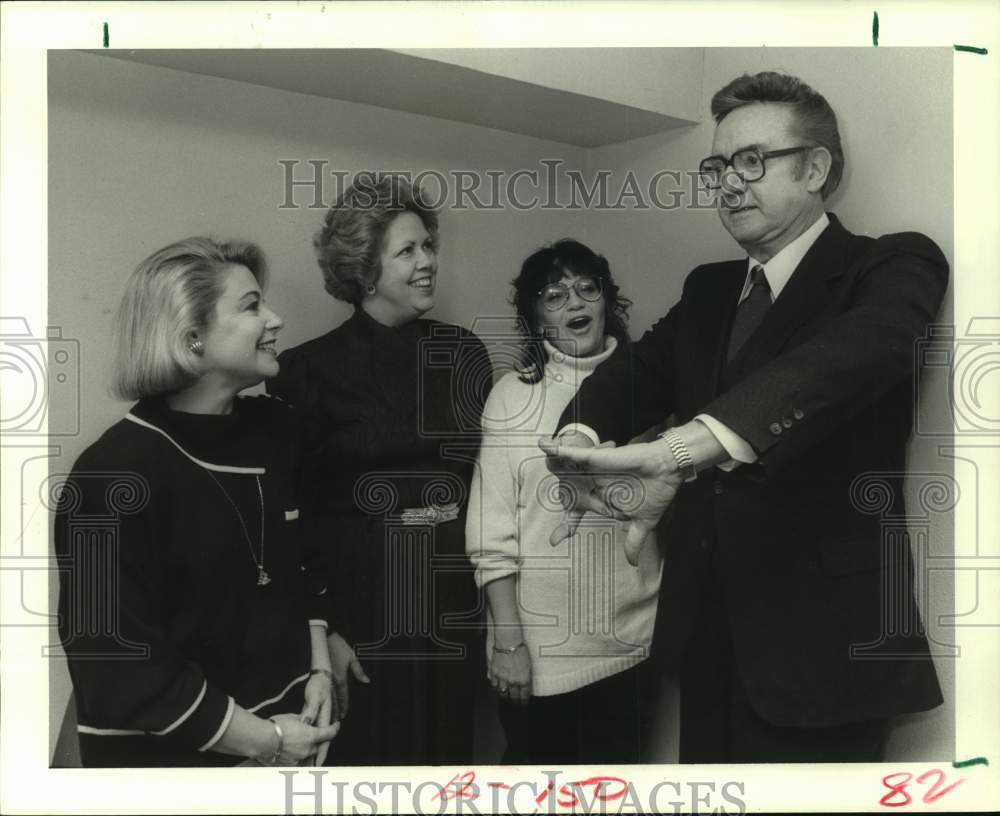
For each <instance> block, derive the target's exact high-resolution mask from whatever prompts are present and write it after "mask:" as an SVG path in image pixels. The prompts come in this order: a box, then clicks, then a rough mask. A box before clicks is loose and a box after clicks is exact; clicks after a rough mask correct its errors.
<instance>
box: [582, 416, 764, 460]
mask: <svg viewBox="0 0 1000 816" xmlns="http://www.w3.org/2000/svg"><path fill="white" fill-rule="evenodd" d="M695 419H696V420H698V421H699V422H700V423H702V425H704V426H705V427H706V428H708V430H710V431H711V432H712V436H714V437H715V438H716V439H717V440H719V444H720V445H722V447H723V448H725V450H726V453H727V454H729V461H728V462H720V463H719V464H718V465H716V467H718V468H719V469H720V470H725V471H727V472H728V471H730V470H734V469H735V468H737V467H739V466H740V465H749V464H751V463H753V462H756V461H757V453H756V452H755V451H754V449H753V448H752V447H750V444H749V443H748V442H747V441H746V440H745V439H743V437H741V436H739V435H738V434H736V433H734V432H733V431H731V430H730V429H729V428H727V427H726V426H725V425H723V424H722V423H721V422H719V420H717V419H714V418H713V417H710V416H709V415H708V414H698V415H697V416H695ZM567 427H569V426H567Z"/></svg>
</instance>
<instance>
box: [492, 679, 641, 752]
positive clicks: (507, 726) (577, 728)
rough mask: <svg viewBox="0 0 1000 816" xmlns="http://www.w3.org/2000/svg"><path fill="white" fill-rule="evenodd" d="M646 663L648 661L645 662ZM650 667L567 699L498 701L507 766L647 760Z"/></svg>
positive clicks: (586, 688) (578, 691) (555, 696)
mask: <svg viewBox="0 0 1000 816" xmlns="http://www.w3.org/2000/svg"><path fill="white" fill-rule="evenodd" d="M647 662H648V661H647ZM650 690H651V684H650V674H649V671H648V669H647V668H646V663H640V664H639V665H638V666H636V667H635V668H632V669H627V670H626V671H623V672H619V673H618V674H614V675H612V676H611V677H607V678H605V679H604V680H599V681H598V682H596V683H591V684H590V685H588V686H584V687H583V688H580V689H576V690H575V691H570V692H567V693H565V694H553V695H550V696H546V697H532V698H531V699H530V700H529V701H528V704H527V705H526V706H519V705H515V704H514V703H511V702H509V701H507V700H504V699H503V698H502V697H498V698H497V699H498V705H499V713H500V723H501V724H502V725H503V730H504V734H505V736H506V737H507V749H506V751H504V754H503V759H502V762H503V764H505V765H553V766H557V767H562V766H563V765H583V764H588V765H615V764H628V763H637V762H642V761H643V756H644V752H643V747H644V745H645V744H646V743H647V740H648V732H649V723H650V716H651V714H652V700H651V694H650Z"/></svg>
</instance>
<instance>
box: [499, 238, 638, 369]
mask: <svg viewBox="0 0 1000 816" xmlns="http://www.w3.org/2000/svg"><path fill="white" fill-rule="evenodd" d="M566 274H569V275H576V276H577V277H592V278H598V279H599V280H600V281H601V285H602V291H603V297H604V332H605V334H609V335H611V336H612V337H614V338H615V339H616V340H617V341H618V342H619V343H621V344H625V343H628V342H629V336H628V326H627V323H628V309H629V306H631V305H632V301H631V300H629V299H628V298H626V297H623V296H622V295H620V294H619V288H618V285H617V284H616V283H615V281H614V278H612V277H611V268H610V267H609V266H608V262H607V260H606V259H605V258H604V256H603V255H598V254H597V253H596V252H594V251H593V250H592V249H591V248H590V247H588V246H586V245H585V244H581V243H580V242H579V241H575V240H573V239H572V238H563V239H562V240H561V241H556V242H555V243H554V244H550V245H548V246H545V247H543V248H542V249H539V250H538V251H537V252H534V253H533V254H531V255H529V256H528V257H527V258H526V259H525V261H524V263H523V264H522V265H521V273H520V274H519V275H518V276H517V277H516V278H515V279H514V280H513V281H512V282H511V285H512V286H513V287H514V295H513V299H512V305H513V306H514V310H515V311H516V313H517V316H518V317H519V318H520V320H518V325H519V327H520V328H521V331H522V333H524V327H527V332H526V333H524V337H523V339H522V341H521V354H520V360H519V361H518V366H517V370H518V375H519V377H520V379H521V381H522V382H525V383H536V382H538V381H539V380H541V379H542V376H543V375H544V373H545V359H546V356H545V346H544V344H543V341H544V339H545V338H544V337H543V335H542V329H541V323H540V322H539V319H538V305H539V303H540V302H541V295H540V294H539V291H540V290H541V289H542V288H544V287H545V286H547V285H548V284H550V283H557V282H558V281H559V280H560V279H561V278H562V277H563V276H564V275H566Z"/></svg>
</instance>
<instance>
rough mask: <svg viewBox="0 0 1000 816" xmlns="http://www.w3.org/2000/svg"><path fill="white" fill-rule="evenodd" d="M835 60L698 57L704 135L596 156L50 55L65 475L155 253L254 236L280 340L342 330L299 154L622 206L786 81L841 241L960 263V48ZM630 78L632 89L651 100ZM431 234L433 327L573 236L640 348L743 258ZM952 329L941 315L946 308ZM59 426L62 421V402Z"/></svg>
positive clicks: (639, 240) (935, 608)
mask: <svg viewBox="0 0 1000 816" xmlns="http://www.w3.org/2000/svg"><path fill="white" fill-rule="evenodd" d="M845 51H846V49H813V50H810V51H808V52H805V51H799V50H791V49H761V50H756V49H754V50H750V49H746V50H744V49H716V50H707V51H705V57H704V72H703V76H702V77H701V79H700V80H697V79H695V80H692V81H698V82H700V90H699V99H700V105H701V116H702V119H703V121H702V124H699V125H695V126H692V127H690V128H686V129H682V130H677V131H672V132H670V133H668V134H665V135H662V136H654V137H648V138H645V139H640V140H636V141H632V142H627V143H624V144H620V145H614V146H610V147H605V148H598V149H593V150H589V151H587V150H583V149H580V148H573V147H570V146H567V145H563V144H556V143H552V142H544V141H541V140H538V139H532V138H528V137H523V136H516V135H511V134H506V133H501V132H499V131H493V130H488V129H485V128H479V127H474V126H469V125H462V124H457V123H453V122H447V121H442V120H435V119H431V118H428V117H422V116H416V115H412V114H405V113H398V112H393V111H388V110H384V109H379V108H374V107H369V106H365V105H358V104H353V103H345V102H337V101H332V100H329V99H322V98H318V97H311V96H304V95H300V94H295V93H290V92H287V91H280V90H274V89H269V88H261V87H256V86H251V85H247V84H243V83H239V82H234V81H231V80H224V79H216V78H213V77H206V76H197V75H192V74H186V73H182V72H177V71H172V70H169V69H163V68H155V67H151V66H145V65H139V64H135V63H129V62H122V61H117V60H111V59H106V58H104V57H100V56H94V55H85V54H79V53H75V52H50V63H49V122H48V138H49V155H50V163H49V234H50V240H49V304H50V323H51V324H52V325H55V326H60V327H62V330H63V336H64V337H67V338H73V339H77V340H79V341H80V347H81V382H82V390H81V398H80V435H79V436H78V437H76V438H71V439H69V440H65V444H64V445H63V453H62V456H61V457H59V458H57V459H56V460H55V461H54V462H53V463H52V466H51V469H52V472H59V471H60V470H66V469H68V468H69V466H70V465H71V464H72V462H73V460H74V459H75V458H76V456H77V455H78V454H79V452H80V451H81V450H82V449H83V447H84V446H85V445H86V444H88V443H89V442H90V441H92V440H93V439H94V438H96V436H97V435H98V434H99V433H100V432H101V431H102V430H103V429H104V428H105V427H107V426H108V425H110V424H111V423H112V422H114V421H115V420H116V419H118V418H119V417H120V416H121V414H122V413H123V411H124V409H125V405H124V404H122V403H116V402H114V401H112V400H111V399H110V398H109V397H108V396H107V394H106V392H105V383H106V380H107V374H108V370H107V361H108V358H109V353H110V342H109V334H108V327H109V322H110V315H111V312H112V310H113V308H114V306H115V303H116V302H117V299H118V297H119V295H120V292H121V288H122V284H123V282H124V279H125V277H126V276H127V275H128V273H129V272H130V271H131V269H132V268H133V267H134V266H135V264H136V263H137V262H138V261H139V260H141V259H142V258H143V257H144V256H145V255H146V254H148V253H149V252H151V251H152V250H154V249H157V248H159V247H160V246H163V245H164V244H166V243H168V242H170V241H173V240H176V239H178V238H181V237H185V236H188V235H192V234H203V233H206V232H208V233H211V234H213V235H215V236H218V237H246V238H250V239H253V240H256V241H258V242H259V243H260V244H261V245H262V246H263V247H264V249H265V251H266V252H267V253H268V255H269V258H270V260H271V265H272V271H273V283H272V288H271V292H270V293H269V300H270V302H271V304H272V305H273V306H274V307H275V309H276V310H277V311H278V312H279V314H281V315H282V316H283V317H284V319H285V322H286V328H285V330H284V332H283V335H282V338H281V343H282V345H285V346H289V345H294V344H297V343H299V342H301V341H303V340H305V339H307V338H310V337H314V336H316V335H318V334H320V333H322V332H324V331H327V330H328V329H330V328H332V327H333V326H334V325H336V324H338V323H339V322H340V321H341V320H343V319H344V317H346V316H347V314H348V313H349V309H348V308H347V307H345V306H344V305H342V304H338V303H336V302H335V301H333V300H332V299H331V298H329V297H328V296H327V295H326V294H325V292H324V291H323V289H322V285H321V281H320V276H319V271H318V269H317V267H316V264H315V261H314V259H313V256H312V250H311V243H310V242H311V237H312V234H313V232H314V231H315V230H316V229H317V227H318V226H319V223H320V220H321V217H322V210H321V209H309V208H308V207H307V205H308V204H309V203H311V201H312V197H311V193H310V192H309V191H308V190H300V191H299V192H298V193H297V200H298V201H299V203H300V204H301V205H302V208H300V209H280V208H279V205H280V204H281V203H282V201H283V199H284V188H283V170H282V168H281V167H280V166H279V164H278V161H279V160H280V159H299V160H301V161H302V162H303V164H302V165H300V167H299V168H298V170H297V173H298V174H299V176H300V177H302V176H305V175H306V174H307V173H308V172H309V168H308V167H307V166H306V165H305V164H304V162H305V161H306V160H309V159H325V160H328V162H329V164H328V167H329V168H331V169H338V170H346V171H348V172H350V173H353V172H355V171H357V170H361V169H368V168H371V169H380V170H386V169H391V170H411V171H414V172H419V171H421V170H428V169H430V170H437V171H439V172H444V173H448V172H450V171H452V170H457V169H469V170H473V171H476V170H478V171H480V172H482V171H483V170H486V169H492V170H501V171H505V172H506V173H508V174H509V173H512V172H514V171H515V170H517V169H519V168H526V169H538V167H539V165H538V162H539V160H541V159H542V158H561V159H563V160H564V161H565V162H566V165H565V166H566V167H567V168H569V169H574V168H576V169H580V170H584V171H586V172H588V173H590V174H593V173H595V172H597V171H598V170H610V171H612V174H613V175H612V181H611V184H610V187H611V189H612V190H613V192H617V188H616V184H617V185H620V184H621V183H622V181H623V179H624V176H625V174H626V173H627V172H628V171H629V170H631V171H632V172H634V173H635V175H636V177H637V178H638V179H639V180H640V181H644V180H648V179H649V178H650V177H651V176H652V175H653V174H654V173H656V172H657V171H659V170H662V169H674V170H681V171H685V170H689V169H694V168H695V167H696V166H697V162H698V160H699V159H700V158H702V157H703V156H705V155H706V154H707V152H708V149H709V147H710V144H711V134H712V125H711V123H710V122H709V117H708V103H709V100H710V98H711V95H712V93H713V92H714V91H715V90H717V89H718V88H719V87H721V86H722V85H723V84H725V82H727V81H728V80H729V79H731V78H732V77H734V76H735V75H737V74H739V73H741V72H743V71H751V72H752V71H756V70H762V69H765V68H774V69H780V70H787V71H789V72H791V73H795V74H798V75H800V76H802V77H803V78H804V79H805V80H806V81H807V82H810V83H812V84H814V85H815V87H817V88H818V89H819V90H820V91H822V92H823V93H824V94H825V95H826V96H827V98H828V99H829V100H830V102H831V104H832V105H833V107H834V108H835V110H836V111H837V112H838V115H839V117H840V123H841V132H842V136H843V138H844V147H845V152H846V154H847V162H848V164H847V168H848V169H847V173H846V175H845V178H844V182H843V184H842V187H841V190H840V191H838V193H837V194H836V195H835V196H834V198H833V200H832V201H831V202H830V209H832V210H834V211H835V212H837V214H838V215H839V216H840V217H841V219H842V221H843V222H844V224H845V225H846V226H847V227H848V228H849V229H852V230H853V231H855V232H862V233H869V234H874V235H877V234H880V233H884V232H891V231H896V230H901V229H912V230H919V231H922V232H925V233H927V234H928V235H930V236H931V237H933V238H934V239H935V240H936V241H937V242H938V243H939V244H940V245H941V247H942V248H943V249H944V251H945V254H946V255H947V256H948V257H949V258H951V257H953V245H952V217H951V212H952V203H953V202H952V158H951V154H952V116H951V92H952V82H951V56H950V52H949V51H946V50H945V49H939V50H916V49H886V48H879V49H871V48H868V49H855V50H851V52H850V53H849V55H847V54H845ZM646 63H648V60H647V61H646ZM646 63H643V64H646ZM654 63H655V61H654ZM654 63H648V64H654ZM609 64H610V63H609ZM620 67H621V66H620ZM621 73H623V74H624V73H626V70H625V69H624V68H623V70H622V71H621ZM634 73H635V72H632V75H628V76H622V78H621V82H623V83H624V82H639V83H642V82H643V79H642V77H641V76H635V75H634ZM650 84H656V83H650ZM433 92H434V89H433V88H429V89H428V93H433ZM328 189H330V190H332V183H331V185H330V186H329V188H328ZM561 189H562V190H563V197H565V189H566V188H565V187H563V188H561ZM667 189H668V188H664V192H663V193H662V195H663V198H664V200H666V199H667V198H668V195H667V192H666V190H667ZM331 195H332V192H331V193H327V195H326V200H327V201H329V199H330V196H331ZM613 197H614V194H613V195H612V198H613ZM441 230H442V260H441V273H442V274H441V281H442V285H441V287H440V288H439V302H438V306H437V308H436V309H435V311H434V312H433V313H432V316H434V317H437V318H439V319H442V320H447V321H451V322H456V323H460V324H463V325H467V326H468V325H471V323H472V322H473V320H474V319H475V318H476V317H477V316H483V315H497V314H500V315H509V313H510V308H509V306H508V305H507V297H508V294H509V287H508V285H507V284H508V282H509V281H510V279H511V278H512V277H513V276H514V275H515V274H516V273H517V270H518V268H519V265H520V262H521V261H522V260H523V258H524V257H525V256H526V255H527V254H528V253H529V252H530V251H531V250H533V249H534V248H536V247H537V246H539V245H541V244H542V243H545V242H547V241H551V240H554V239H557V238H560V237H564V236H575V237H578V238H580V239H581V240H583V241H585V242H587V243H589V244H591V245H592V246H593V247H594V248H595V249H597V250H598V251H600V252H602V253H603V254H605V255H606V256H607V257H608V259H609V260H610V262H611V265H612V269H613V270H614V272H615V274H616V277H618V278H619V280H620V282H621V283H622V284H623V288H624V291H625V293H626V294H628V295H629V296H630V297H632V299H633V300H634V301H635V306H634V308H633V311H632V321H631V325H632V329H633V335H636V336H637V335H638V334H639V333H641V332H642V331H643V330H644V329H646V328H648V326H649V325H650V324H651V323H652V322H653V321H654V320H655V319H656V318H658V317H659V316H661V315H662V314H664V313H665V312H666V310H667V308H669V306H670V304H671V303H673V302H674V301H675V300H676V298H677V296H678V295H679V294H680V288H681V284H682V282H683V279H684V276H685V275H686V274H687V272H688V271H690V270H691V269H692V268H693V267H694V266H696V265H697V264H699V263H703V262H706V261H711V260H721V259H725V258H737V257H740V255H741V252H740V250H739V248H738V247H737V246H736V245H735V244H734V243H733V242H732V241H731V239H730V238H729V236H728V235H727V234H726V233H725V232H724V230H723V229H722V227H721V225H720V224H719V222H718V218H717V216H716V214H715V213H714V212H713V211H712V210H710V209H704V210H699V211H695V210H689V209H678V210H674V211H671V212H662V211H658V210H650V211H645V212H636V211H632V210H630V209H626V210H624V211H621V212H615V211H590V212H586V211H579V210H564V211H558V210H555V211H553V210H540V209H533V210H529V211H526V212H520V211H515V210H512V209H510V208H505V209H502V210H495V211H486V212H473V211H455V210H447V211H445V212H444V213H443V214H442V217H441ZM941 319H942V320H946V319H950V309H948V310H947V311H946V313H945V314H944V315H942V318H941ZM937 384H938V385H941V384H942V383H941V381H938V382H937ZM946 407H947V406H946V403H945V398H944V389H943V388H938V389H937V391H936V392H934V394H932V396H931V398H930V399H925V400H924V401H923V402H922V405H921V410H922V411H923V412H924V413H925V414H929V415H931V416H934V417H938V418H940V417H944V416H945V411H946ZM50 410H51V411H52V413H53V419H54V421H58V413H59V411H60V410H61V407H60V406H59V405H53V406H51V409H50ZM911 467H912V468H913V469H914V470H917V471H921V472H930V471H941V472H945V473H949V472H950V471H951V466H950V462H948V461H947V460H940V461H939V460H938V458H937V456H936V452H935V450H934V448H933V446H931V445H929V444H927V443H926V441H924V440H918V442H917V443H916V444H915V445H914V446H913V449H912V451H911ZM933 525H934V526H933V530H932V533H933V535H934V545H933V546H934V551H935V553H948V552H951V551H952V548H953V528H952V524H951V519H950V517H945V518H940V517H939V518H935V519H934V521H933ZM952 605H953V604H952V597H951V588H950V584H949V585H948V586H940V585H932V586H931V592H930V596H929V598H928V607H927V612H928V613H929V614H927V615H926V617H927V619H928V625H929V626H931V629H932V634H933V633H934V630H933V626H932V624H933V619H934V618H935V617H936V615H938V614H943V613H947V612H949V611H950V610H951V608H952ZM939 639H941V640H947V639H948V638H947V634H946V633H939ZM938 668H939V673H940V675H941V678H942V684H943V685H944V687H945V688H944V691H945V697H946V700H947V702H946V705H945V706H944V707H942V708H940V709H938V710H937V711H935V712H931V713H930V714H927V715H920V716H917V717H913V718H909V720H908V721H907V722H906V723H905V724H904V726H903V727H902V728H900V729H897V732H896V735H895V736H894V739H893V743H892V745H891V746H890V755H891V757H892V758H894V759H910V758H928V757H932V758H939V757H951V756H952V754H953V749H952V746H953V743H954V705H953V703H954V677H953V669H952V666H951V665H950V661H947V660H945V661H939V665H938ZM51 686H52V695H53V700H54V705H53V712H54V715H53V717H52V718H51V721H50V733H51V734H52V736H53V739H54V737H55V734H56V732H57V731H58V728H59V724H60V718H61V711H62V701H64V700H65V699H66V698H67V697H68V693H69V682H68V676H67V674H66V671H65V667H64V665H62V664H61V663H58V662H57V661H53V666H52V671H51ZM675 704H676V700H675V699H673V698H672V697H668V699H666V700H665V702H664V716H663V717H662V727H661V750H662V757H663V759H664V760H667V759H670V758H671V757H672V756H674V755H675V751H676V739H675V733H674V726H675V723H676V714H675V710H674V708H673V707H674V706H675ZM487 721H489V720H487ZM494 736H495V735H494Z"/></svg>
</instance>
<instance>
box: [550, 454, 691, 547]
mask: <svg viewBox="0 0 1000 816" xmlns="http://www.w3.org/2000/svg"><path fill="white" fill-rule="evenodd" d="M577 437H579V438H577ZM581 439H582V440H585V442H582V441H581ZM538 445H539V447H540V448H541V449H542V450H543V451H545V453H546V455H547V456H548V462H547V464H548V467H549V470H550V471H552V472H553V473H554V474H556V475H557V476H559V480H560V486H561V487H563V488H564V489H562V490H561V491H560V493H561V498H562V499H563V506H564V507H565V508H566V516H565V518H564V519H563V522H562V523H561V524H560V525H559V526H558V527H557V528H556V529H555V530H554V531H553V533H552V535H551V536H550V538H549V543H551V544H552V545H553V546H555V545H556V544H558V543H559V542H561V541H562V540H563V539H565V538H568V537H569V536H571V535H573V534H574V533H575V532H576V528H577V526H578V525H579V523H580V518H581V517H582V516H583V514H584V513H585V512H586V511H588V510H590V511H592V512H595V513H600V514H601V515H604V516H609V517H611V518H615V519H619V520H622V521H628V522H629V531H628V538H627V540H626V542H625V557H626V558H627V559H628V562H629V563H630V564H632V565H633V566H635V565H636V564H637V563H638V561H639V550H640V548H641V547H642V542H643V541H644V540H645V539H646V536H648V535H649V534H650V533H651V532H652V531H653V530H654V529H655V528H656V525H657V523H658V522H659V520H660V518H661V517H662V516H663V514H664V512H666V509H667V508H668V507H669V506H670V504H671V502H672V501H673V500H674V497H675V496H676V495H677V490H678V489H679V488H680V486H681V483H682V482H683V478H682V477H681V475H680V474H679V473H678V472H677V469H676V468H677V464H676V462H675V460H674V458H673V456H672V455H671V453H670V449H669V448H668V447H667V446H666V444H665V443H663V442H662V441H659V440H657V441H656V442H642V443H638V444H634V445H624V446H623V447H620V448H615V447H613V444H609V445H607V446H605V445H601V446H599V447H594V446H593V443H592V442H591V441H590V440H589V439H587V437H586V436H584V435H583V434H569V435H567V436H565V437H560V438H558V439H547V438H543V439H541V440H539V443H538ZM588 446H589V447H588Z"/></svg>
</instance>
